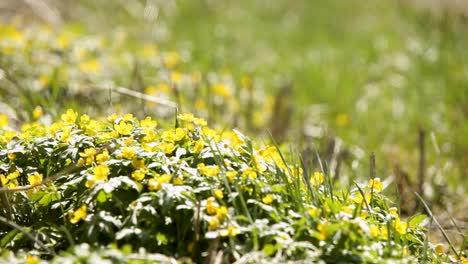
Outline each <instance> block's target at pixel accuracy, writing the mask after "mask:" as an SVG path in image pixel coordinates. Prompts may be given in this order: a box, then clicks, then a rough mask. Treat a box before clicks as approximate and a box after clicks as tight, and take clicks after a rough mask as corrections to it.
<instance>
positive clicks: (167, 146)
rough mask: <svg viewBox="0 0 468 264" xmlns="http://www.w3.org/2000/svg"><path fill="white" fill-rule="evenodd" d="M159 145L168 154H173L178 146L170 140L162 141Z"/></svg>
mask: <svg viewBox="0 0 468 264" xmlns="http://www.w3.org/2000/svg"><path fill="white" fill-rule="evenodd" d="M158 147H159V149H160V150H161V151H162V152H164V153H166V154H171V153H172V152H174V150H175V149H176V148H177V146H176V145H174V144H173V143H170V142H161V143H160V144H159V145H158Z"/></svg>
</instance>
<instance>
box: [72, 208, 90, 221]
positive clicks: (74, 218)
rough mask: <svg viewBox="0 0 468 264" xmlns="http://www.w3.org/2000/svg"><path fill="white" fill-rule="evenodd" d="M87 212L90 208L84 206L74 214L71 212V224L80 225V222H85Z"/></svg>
mask: <svg viewBox="0 0 468 264" xmlns="http://www.w3.org/2000/svg"><path fill="white" fill-rule="evenodd" d="M87 210H88V207H87V206H86V205H85V204H83V205H82V206H81V207H80V208H78V209H77V210H76V211H74V212H70V213H69V217H70V222H71V223H72V224H76V223H78V222H79V221H80V220H83V219H85V218H86V216H87V215H88V214H87Z"/></svg>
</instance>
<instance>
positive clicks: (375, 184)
mask: <svg viewBox="0 0 468 264" xmlns="http://www.w3.org/2000/svg"><path fill="white" fill-rule="evenodd" d="M367 186H368V187H369V188H371V189H372V190H374V192H381V191H382V189H383V183H382V182H381V181H380V178H374V179H370V180H369V184H368V185H367Z"/></svg>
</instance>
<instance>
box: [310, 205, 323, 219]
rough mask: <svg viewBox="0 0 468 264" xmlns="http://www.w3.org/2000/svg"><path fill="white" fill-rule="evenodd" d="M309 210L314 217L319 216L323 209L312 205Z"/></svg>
mask: <svg viewBox="0 0 468 264" xmlns="http://www.w3.org/2000/svg"><path fill="white" fill-rule="evenodd" d="M307 212H308V213H309V215H310V216H311V217H313V218H317V217H319V216H320V214H321V212H322V210H320V209H319V208H317V207H311V208H309V209H308V210H307Z"/></svg>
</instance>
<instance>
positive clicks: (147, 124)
mask: <svg viewBox="0 0 468 264" xmlns="http://www.w3.org/2000/svg"><path fill="white" fill-rule="evenodd" d="M140 125H141V127H144V128H155V127H157V126H158V122H157V121H155V120H152V119H151V117H149V116H147V117H146V118H145V119H143V120H141V122H140Z"/></svg>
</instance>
